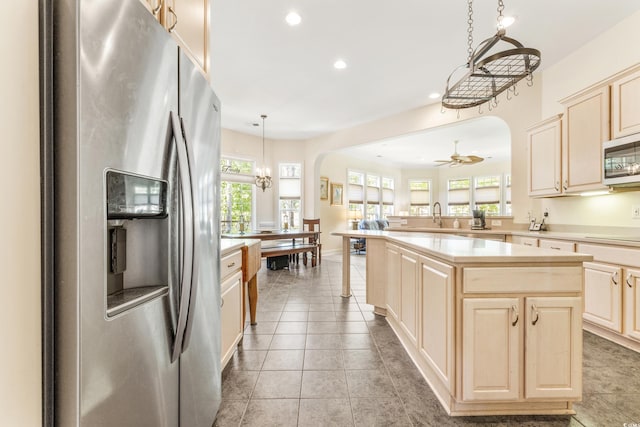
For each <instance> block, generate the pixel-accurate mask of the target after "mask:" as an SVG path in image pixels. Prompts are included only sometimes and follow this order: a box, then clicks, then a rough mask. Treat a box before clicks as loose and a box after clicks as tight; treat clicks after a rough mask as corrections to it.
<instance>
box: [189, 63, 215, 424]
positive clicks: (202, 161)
mask: <svg viewBox="0 0 640 427" xmlns="http://www.w3.org/2000/svg"><path fill="white" fill-rule="evenodd" d="M179 64H180V67H179V70H180V71H179V82H180V83H179V88H180V92H179V103H180V118H181V125H182V130H183V136H184V139H185V141H186V143H187V146H188V149H189V153H190V163H191V165H192V167H191V170H192V183H191V185H192V187H193V195H194V205H195V212H196V222H197V227H195V229H196V230H197V235H196V236H195V242H196V245H195V248H194V252H195V254H196V258H197V260H196V262H195V263H194V265H195V266H196V271H195V272H194V280H193V285H194V288H193V289H192V291H191V302H190V304H189V315H188V320H187V328H186V330H185V333H184V339H183V353H182V356H181V359H180V425H182V426H190V427H191V426H194V427H199V426H202V427H210V426H211V425H212V424H213V421H214V419H215V417H216V413H217V411H218V407H219V405H220V399H221V366H220V267H219V265H220V236H219V232H218V227H219V225H218V224H219V222H220V221H219V220H220V213H219V212H220V210H219V199H220V195H219V183H220V172H219V171H220V167H219V165H220V101H219V100H218V98H217V97H216V95H215V94H214V92H213V90H212V89H211V87H210V85H209V83H208V82H207V80H206V79H205V78H204V76H203V75H202V74H201V73H200V72H199V71H198V70H197V69H196V68H195V67H194V66H193V64H192V63H191V61H190V60H189V59H188V58H187V56H186V55H184V54H183V53H182V52H181V53H180V55H179Z"/></svg>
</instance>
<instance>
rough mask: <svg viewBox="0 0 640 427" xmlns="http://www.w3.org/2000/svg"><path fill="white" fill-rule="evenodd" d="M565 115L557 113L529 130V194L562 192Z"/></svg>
mask: <svg viewBox="0 0 640 427" xmlns="http://www.w3.org/2000/svg"><path fill="white" fill-rule="evenodd" d="M561 119H562V115H557V116H554V117H552V118H550V119H547V120H545V121H543V122H541V123H538V124H536V125H534V126H532V127H531V128H529V129H528V132H527V148H528V155H529V164H528V169H529V195H530V196H557V195H560V194H562V187H561V184H560V180H561V176H562V175H561V174H562V170H561V167H562V166H561V164H562V157H561V156H562V120H561Z"/></svg>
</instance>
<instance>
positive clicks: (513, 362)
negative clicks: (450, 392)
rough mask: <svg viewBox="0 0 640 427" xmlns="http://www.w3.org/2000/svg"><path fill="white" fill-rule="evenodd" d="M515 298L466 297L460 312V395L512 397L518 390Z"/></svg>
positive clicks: (518, 341) (516, 301)
mask: <svg viewBox="0 0 640 427" xmlns="http://www.w3.org/2000/svg"><path fill="white" fill-rule="evenodd" d="M519 307H520V302H519V299H518V298H486V299H485V298H465V299H464V301H463V312H462V317H463V319H462V323H463V326H462V347H463V349H464V352H463V361H462V378H463V383H462V396H463V399H464V400H466V401H473V400H513V399H517V398H518V394H519V391H520V383H519V377H520V365H519V360H520V348H521V346H520V336H521V332H520V331H521V326H520V322H521V320H520V318H519V317H521V316H520V312H519V311H520V308H519Z"/></svg>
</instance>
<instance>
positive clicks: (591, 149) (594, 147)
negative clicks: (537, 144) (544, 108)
mask: <svg viewBox="0 0 640 427" xmlns="http://www.w3.org/2000/svg"><path fill="white" fill-rule="evenodd" d="M562 103H563V105H564V108H565V112H564V116H563V117H562V121H563V132H562V190H563V191H564V192H566V193H572V192H581V191H593V190H602V189H605V188H606V187H605V186H604V185H603V184H602V143H603V142H605V141H608V140H609V138H610V128H611V126H610V123H609V116H610V100H609V86H608V85H604V86H600V87H596V88H594V89H590V90H589V91H587V92H585V93H582V94H580V95H578V96H575V97H571V98H567V99H565V100H563V102H562Z"/></svg>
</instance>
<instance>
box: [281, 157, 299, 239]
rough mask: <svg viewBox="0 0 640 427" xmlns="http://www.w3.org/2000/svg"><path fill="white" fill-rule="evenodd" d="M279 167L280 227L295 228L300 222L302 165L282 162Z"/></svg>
mask: <svg viewBox="0 0 640 427" xmlns="http://www.w3.org/2000/svg"><path fill="white" fill-rule="evenodd" d="M279 169H280V181H279V184H280V185H279V188H280V200H279V203H278V205H279V209H280V228H282V229H287V228H293V229H296V230H297V229H299V228H300V224H301V221H300V215H301V202H300V199H301V196H302V182H301V181H302V165H301V164H300V163H282V164H280V168H279ZM285 224H286V225H285Z"/></svg>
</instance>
